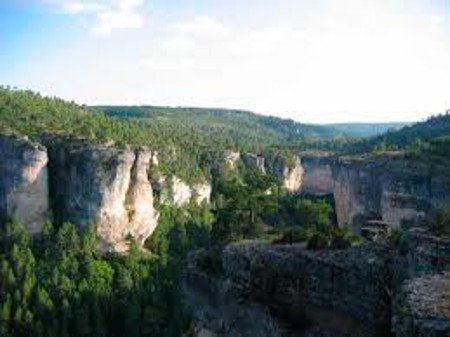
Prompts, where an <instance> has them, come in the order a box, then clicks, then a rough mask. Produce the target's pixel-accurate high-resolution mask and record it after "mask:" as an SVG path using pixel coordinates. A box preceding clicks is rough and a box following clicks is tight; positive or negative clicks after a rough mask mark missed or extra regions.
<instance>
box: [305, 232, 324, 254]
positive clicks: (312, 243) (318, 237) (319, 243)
mask: <svg viewBox="0 0 450 337" xmlns="http://www.w3.org/2000/svg"><path fill="white" fill-rule="evenodd" d="M328 247H329V240H328V238H327V236H326V235H325V234H323V233H320V232H316V233H314V234H313V235H311V237H310V238H309V240H308V244H307V248H308V249H312V250H318V249H325V248H328Z"/></svg>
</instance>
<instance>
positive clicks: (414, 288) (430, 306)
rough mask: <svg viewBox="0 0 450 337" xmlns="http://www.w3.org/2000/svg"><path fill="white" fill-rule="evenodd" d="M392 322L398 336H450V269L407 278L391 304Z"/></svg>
mask: <svg viewBox="0 0 450 337" xmlns="http://www.w3.org/2000/svg"><path fill="white" fill-rule="evenodd" d="M392 325H393V330H394V332H395V334H396V336H397V337H411V336H418V337H448V336H450V273H448V272H447V273H443V274H435V275H427V276H422V277H418V278H415V279H412V280H409V281H407V282H406V283H405V285H404V286H403V289H402V294H401V296H399V298H398V300H397V303H396V305H395V306H394V316H393V320H392Z"/></svg>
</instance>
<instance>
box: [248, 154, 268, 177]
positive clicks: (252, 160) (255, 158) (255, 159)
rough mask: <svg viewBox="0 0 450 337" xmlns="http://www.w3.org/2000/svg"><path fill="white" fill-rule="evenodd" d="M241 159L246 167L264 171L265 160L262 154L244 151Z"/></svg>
mask: <svg viewBox="0 0 450 337" xmlns="http://www.w3.org/2000/svg"><path fill="white" fill-rule="evenodd" d="M242 161H243V163H244V165H245V166H246V167H248V168H251V169H255V170H259V171H260V172H262V173H266V167H265V163H264V162H265V160H264V157H263V156H262V155H258V154H254V153H246V154H244V155H243V156H242Z"/></svg>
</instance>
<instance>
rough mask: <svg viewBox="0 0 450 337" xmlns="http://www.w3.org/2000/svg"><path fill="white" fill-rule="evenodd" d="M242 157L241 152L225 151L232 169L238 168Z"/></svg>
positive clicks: (227, 162) (226, 160) (225, 156)
mask: <svg viewBox="0 0 450 337" xmlns="http://www.w3.org/2000/svg"><path fill="white" fill-rule="evenodd" d="M240 158H241V154H240V153H239V152H234V151H225V153H224V160H225V163H226V164H227V165H228V167H230V168H231V169H234V168H236V166H237V164H238V162H239V159H240Z"/></svg>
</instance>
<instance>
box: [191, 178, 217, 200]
mask: <svg viewBox="0 0 450 337" xmlns="http://www.w3.org/2000/svg"><path fill="white" fill-rule="evenodd" d="M211 192H212V188H211V185H210V184H209V183H208V182H200V183H196V184H194V186H193V187H192V195H193V197H194V200H195V203H196V204H197V205H202V204H209V203H210V202H211Z"/></svg>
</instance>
